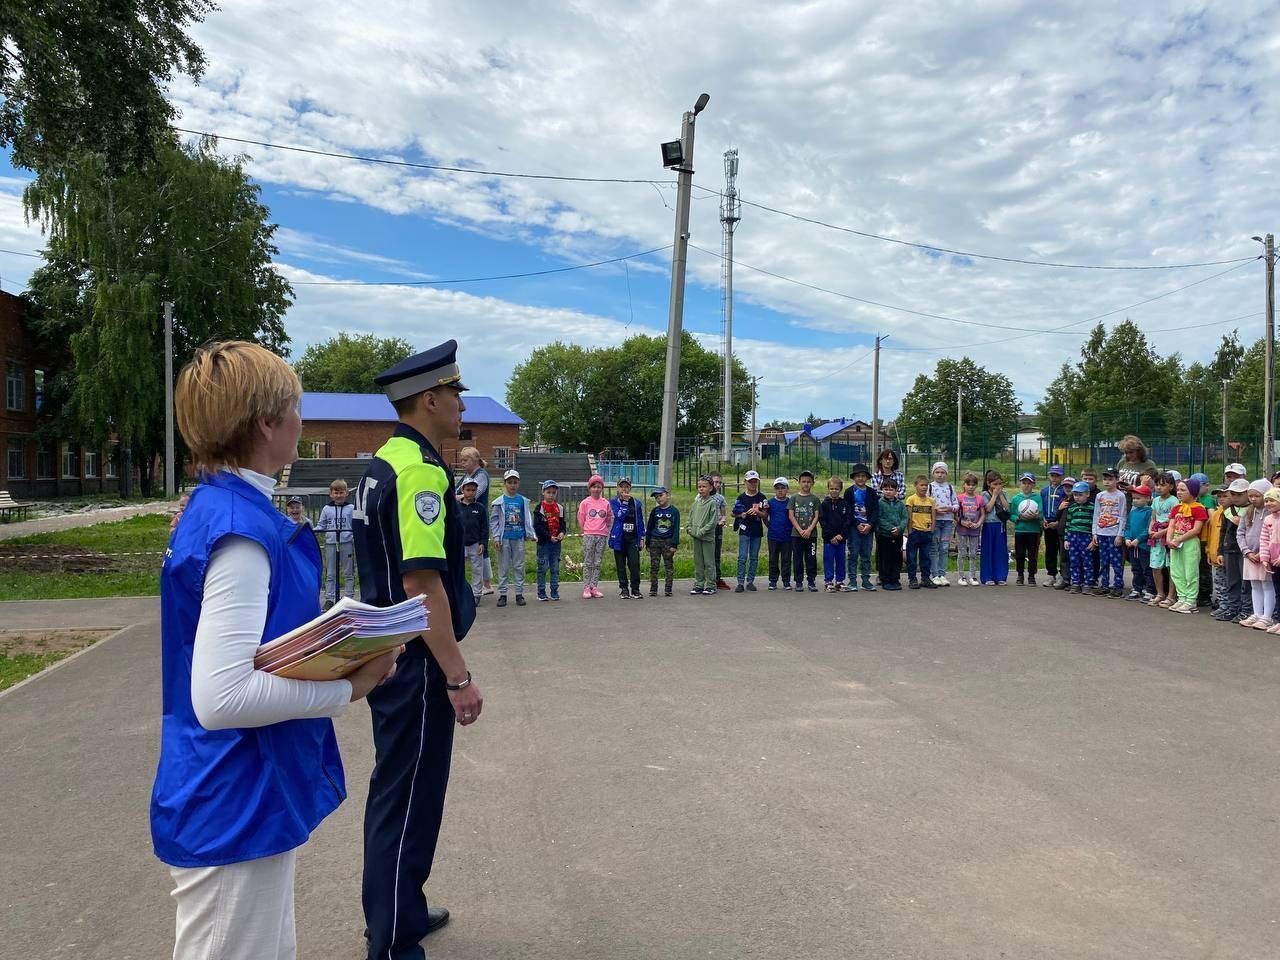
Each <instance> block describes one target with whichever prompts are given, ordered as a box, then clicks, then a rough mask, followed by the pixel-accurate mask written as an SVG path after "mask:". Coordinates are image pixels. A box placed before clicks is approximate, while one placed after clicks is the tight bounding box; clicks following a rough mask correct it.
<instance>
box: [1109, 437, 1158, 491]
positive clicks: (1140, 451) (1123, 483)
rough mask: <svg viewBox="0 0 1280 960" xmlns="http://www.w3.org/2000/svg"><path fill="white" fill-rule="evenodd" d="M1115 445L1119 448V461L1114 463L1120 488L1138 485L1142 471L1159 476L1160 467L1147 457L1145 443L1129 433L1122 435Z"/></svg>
mask: <svg viewBox="0 0 1280 960" xmlns="http://www.w3.org/2000/svg"><path fill="white" fill-rule="evenodd" d="M1116 446H1117V447H1118V448H1119V449H1120V462H1119V463H1117V464H1116V473H1117V474H1118V475H1119V480H1120V489H1121V490H1128V489H1129V488H1130V487H1136V486H1137V485H1138V477H1140V476H1142V474H1144V473H1149V474H1151V476H1153V477H1155V476H1159V474H1160V468H1159V467H1157V466H1156V465H1155V464H1154V463H1152V462H1151V461H1150V460H1149V459H1147V445H1146V444H1145V443H1143V442H1142V441H1141V440H1139V439H1138V438H1137V437H1135V436H1134V435H1133V434H1129V435H1128V436H1127V437H1123V438H1122V439H1121V440H1120V442H1119V443H1118V444H1116Z"/></svg>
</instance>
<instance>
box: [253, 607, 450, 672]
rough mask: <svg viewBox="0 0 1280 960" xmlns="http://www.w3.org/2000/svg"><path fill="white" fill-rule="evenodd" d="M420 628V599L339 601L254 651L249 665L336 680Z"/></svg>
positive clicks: (423, 615) (423, 612)
mask: <svg viewBox="0 0 1280 960" xmlns="http://www.w3.org/2000/svg"><path fill="white" fill-rule="evenodd" d="M426 629H427V604H426V597H424V596H422V594H419V595H418V596H416V597H410V598H409V599H408V600H405V601H404V602H403V603H397V604H395V605H394V606H390V607H374V606H371V605H370V604H367V603H361V602H360V601H358V600H352V599H351V598H350V597H343V598H342V599H341V600H339V601H338V602H337V603H335V604H334V605H333V606H332V607H330V608H329V609H328V610H326V611H325V612H324V613H322V614H321V615H320V616H318V617H316V618H315V619H314V620H312V621H311V622H310V623H304V624H303V625H302V626H300V627H298V628H297V629H294V630H290V631H289V632H288V633H286V634H284V635H283V636H280V637H276V638H275V639H274V640H271V641H269V642H268V643H264V644H263V645H262V646H260V647H259V648H258V653H257V655H256V656H255V657H254V658H253V665H254V666H255V667H257V668H258V669H259V670H265V671H266V672H267V673H271V674H275V675H276V676H277V677H289V678H290V679H292V680H337V679H338V678H339V677H345V676H346V675H347V674H349V673H351V672H353V671H354V670H356V669H358V668H359V667H360V666H361V665H363V664H365V663H367V662H368V661H370V660H372V659H373V658H374V657H376V656H378V655H379V654H382V653H386V652H387V651H388V650H394V649H395V648H396V647H398V646H400V644H402V643H408V642H409V641H410V640H412V639H413V638H414V637H416V636H418V635H419V634H421V633H422V632H423V631H425V630H426Z"/></svg>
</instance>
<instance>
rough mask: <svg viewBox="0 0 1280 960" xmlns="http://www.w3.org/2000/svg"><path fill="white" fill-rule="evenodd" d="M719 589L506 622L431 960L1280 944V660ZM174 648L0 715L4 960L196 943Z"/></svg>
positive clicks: (58, 683) (909, 603) (357, 718)
mask: <svg viewBox="0 0 1280 960" xmlns="http://www.w3.org/2000/svg"><path fill="white" fill-rule="evenodd" d="M714 601H715V602H714V603H713V602H712V598H693V597H689V596H687V595H682V596H677V597H674V598H672V599H670V600H664V599H657V600H649V599H646V600H644V601H641V602H638V603H622V602H621V601H618V600H617V599H615V598H613V597H609V598H607V599H605V600H601V601H596V602H591V603H588V602H584V601H582V600H567V601H565V602H563V603H560V604H554V605H553V604H539V603H537V602H534V603H532V604H531V605H530V606H529V607H526V608H518V607H515V606H510V607H508V608H506V609H504V610H495V609H494V608H493V606H492V605H491V603H490V604H489V605H487V606H486V607H484V608H482V618H481V620H480V623H479V624H478V626H477V628H476V630H475V631H474V632H473V634H472V636H471V637H470V638H468V641H467V650H468V657H469V661H470V666H471V668H472V670H473V672H474V673H475V675H476V678H477V682H478V683H480V684H481V685H482V687H483V689H484V692H485V695H486V708H485V714H484V718H483V719H482V721H481V722H480V723H479V724H477V725H476V726H474V727H471V728H469V729H467V730H464V731H459V734H458V740H457V746H456V749H455V756H454V767H453V783H452V786H451V790H450V799H449V808H448V811H447V818H446V823H445V827H444V832H443V834H442V837H441V846H440V851H439V856H438V860H437V869H436V875H435V876H434V877H433V879H432V881H431V891H432V893H433V896H436V897H438V898H439V900H440V902H441V903H444V904H445V905H447V906H449V907H450V908H451V909H452V910H453V911H454V915H455V921H454V923H453V924H451V925H450V926H449V927H448V928H446V929H445V930H444V931H442V932H441V933H440V934H438V935H436V936H434V937H432V938H431V940H430V941H429V946H430V952H431V956H432V957H435V958H441V960H480V958H486V960H488V958H517V957H519V958H525V960H543V958H545V960H551V958H557V960H559V958H583V960H587V958H590V960H599V958H601V957H609V958H622V960H632V958H634V960H642V958H643V960H651V958H653V957H663V958H689V960H692V958H716V960H719V958H730V960H737V958H762V960H763V958H769V960H780V958H794V957H804V958H806V960H808V958H818V960H826V958H831V960H849V958H859V960H860V958H866V960H888V958H902V960H906V958H912V960H915V958H922V960H923V958H927V960H951V958H971V957H972V958H983V960H987V958H992V960H994V958H998V957H1002V956H1003V957H1009V958H1053V960H1074V958H1081V960H1084V958H1089V960H1099V958H1103V960H1134V958H1137V957H1160V958H1162V960H1181V958H1187V960H1190V958H1207V957H1212V958H1215V960H1236V958H1238V960H1259V958H1263V957H1274V956H1276V955H1277V953H1278V950H1277V945H1278V944H1280V932H1278V930H1277V922H1276V921H1277V916H1278V914H1277V906H1278V901H1277V887H1276V868H1275V854H1276V848H1277V842H1278V841H1280V837H1278V836H1277V828H1276V824H1277V822H1278V821H1280V800H1277V798H1278V797H1280V776H1278V775H1277V771H1276V763H1275V745H1276V743H1277V742H1280V715H1278V712H1277V710H1276V690H1277V684H1278V682H1280V641H1278V640H1277V638H1274V637H1269V636H1266V635H1264V634H1262V633H1259V632H1257V631H1250V630H1243V629H1240V628H1238V627H1224V626H1220V625H1218V624H1214V623H1212V622H1209V621H1207V620H1206V619H1205V617H1204V615H1203V614H1201V615H1200V616H1197V617H1179V616H1176V615H1172V614H1169V613H1165V612H1157V611H1154V610H1151V609H1148V608H1145V607H1139V606H1137V605H1135V604H1130V603H1125V602H1121V601H1115V600H1102V599H1096V598H1091V597H1067V596H1064V595H1063V594H1060V593H1056V592H1053V591H1048V590H1040V589H1035V590H1032V589H1019V588H1017V587H1012V586H1011V587H1007V588H1003V589H1002V590H999V591H996V590H994V589H990V588H988V589H966V588H960V587H951V588H950V589H949V590H946V591H938V592H928V593H926V592H918V593H910V594H909V593H905V592H904V593H902V594H898V595H896V596H890V595H886V594H884V593H882V592H878V593H876V594H872V595H866V594H861V593H860V594H856V595H852V596H850V595H844V596H834V597H833V596H827V595H824V594H804V595H802V596H797V595H795V594H788V593H765V592H761V593H759V594H755V595H745V596H729V595H720V596H718V597H715V598H714ZM157 650H158V644H157V628H156V626H155V624H154V623H151V624H146V625H142V626H138V627H134V628H132V629H130V630H129V631H126V632H125V633H123V634H121V635H119V636H117V637H116V638H115V639H113V640H111V641H109V642H108V643H106V644H104V645H103V646H102V647H100V648H96V647H95V648H92V649H91V650H90V651H89V652H88V653H86V654H85V655H84V656H82V657H80V658H79V659H77V660H75V661H73V662H71V663H69V664H67V665H66V666H65V667H64V668H61V669H59V670H56V671H54V672H53V673H51V674H49V675H48V676H47V677H45V678H42V679H41V680H38V681H37V682H35V683H32V684H28V685H27V686H26V687H24V688H22V689H20V690H17V691H15V693H14V694H13V695H12V696H9V697H4V698H0V743H3V744H4V745H5V775H4V776H3V777H0V850H3V851H4V861H5V869H4V870H3V871H0V904H3V906H4V911H5V917H6V924H5V927H6V929H5V939H4V950H3V953H4V954H5V955H6V956H14V957H37V956H38V957H75V958H77V960H82V958H83V960H89V958H101V960H129V958H139V960H141V958H147V960H152V958H155V957H160V956H167V955H168V952H169V951H170V949H171V936H172V922H173V920H172V918H173V912H172V911H173V907H172V904H171V902H170V900H169V897H168V895H167V894H168V890H169V880H168V877H167V875H166V872H165V870H164V868H163V867H162V866H161V865H159V864H158V863H157V862H156V861H154V860H153V859H152V857H151V854H150V850H149V844H148V828H147V794H148V791H149V788H150V782H151V777H152V774H153V772H154V764H155V752H156V743H157V739H158V736H159V712H160V706H159V688H158V683H157V668H156V656H157ZM338 732H339V739H340V741H341V743H342V749H343V755H344V757H345V760H346V764H347V780H348V784H349V785H350V790H351V798H350V800H349V801H348V802H347V803H346V804H344V805H343V806H342V808H341V809H339V811H338V812H337V813H335V814H334V815H333V816H332V817H331V818H330V819H329V820H328V821H327V822H326V823H324V824H323V825H322V826H321V828H320V829H319V831H318V832H317V834H316V836H315V837H314V838H313V840H312V842H311V843H310V844H309V845H308V846H307V847H306V848H304V851H303V853H302V855H301V858H300V862H299V874H298V877H299V880H298V924H299V948H300V950H299V956H300V957H302V958H325V960H330V958H338V960H346V958H350V960H359V958H362V956H363V954H362V951H361V937H360V932H361V929H362V920H361V915H360V898H359V880H360V817H361V811H362V807H363V798H364V793H365V784H366V783H367V778H368V773H369V767H370V763H371V755H370V747H369V733H368V717H367V714H366V710H365V708H364V707H363V706H357V707H355V708H353V709H352V710H350V711H349V712H348V713H347V715H346V716H345V717H343V718H342V719H341V720H340V721H339V722H338Z"/></svg>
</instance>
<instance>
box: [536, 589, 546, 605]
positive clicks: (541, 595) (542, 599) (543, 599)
mask: <svg viewBox="0 0 1280 960" xmlns="http://www.w3.org/2000/svg"><path fill="white" fill-rule="evenodd" d="M538 599H539V600H541V601H542V602H544V603H545V602H546V601H547V595H546V594H545V593H542V592H541V591H539V592H538Z"/></svg>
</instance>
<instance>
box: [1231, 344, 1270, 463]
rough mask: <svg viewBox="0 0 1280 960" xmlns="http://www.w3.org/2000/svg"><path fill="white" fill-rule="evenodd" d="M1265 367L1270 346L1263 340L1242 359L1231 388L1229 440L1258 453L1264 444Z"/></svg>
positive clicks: (1249, 349)
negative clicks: (1260, 445) (1261, 444)
mask: <svg viewBox="0 0 1280 960" xmlns="http://www.w3.org/2000/svg"><path fill="white" fill-rule="evenodd" d="M1265 368H1266V345H1265V343H1264V341H1263V339H1262V338H1261V337H1259V338H1258V339H1257V340H1256V341H1255V342H1254V343H1253V344H1252V345H1251V346H1250V347H1249V348H1248V349H1247V350H1245V352H1244V354H1243V355H1242V356H1241V358H1240V363H1239V365H1238V366H1237V367H1236V369H1235V373H1234V375H1233V376H1232V377H1231V384H1230V386H1229V387H1228V388H1227V401H1228V403H1227V430H1228V432H1229V433H1230V435H1231V436H1230V437H1229V439H1230V440H1232V441H1238V442H1241V443H1244V444H1245V445H1246V446H1247V447H1248V448H1250V449H1253V450H1257V449H1258V444H1260V443H1261V442H1262V403H1263V397H1264V380H1263V372H1264V370H1265ZM1219 416H1220V415H1219Z"/></svg>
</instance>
